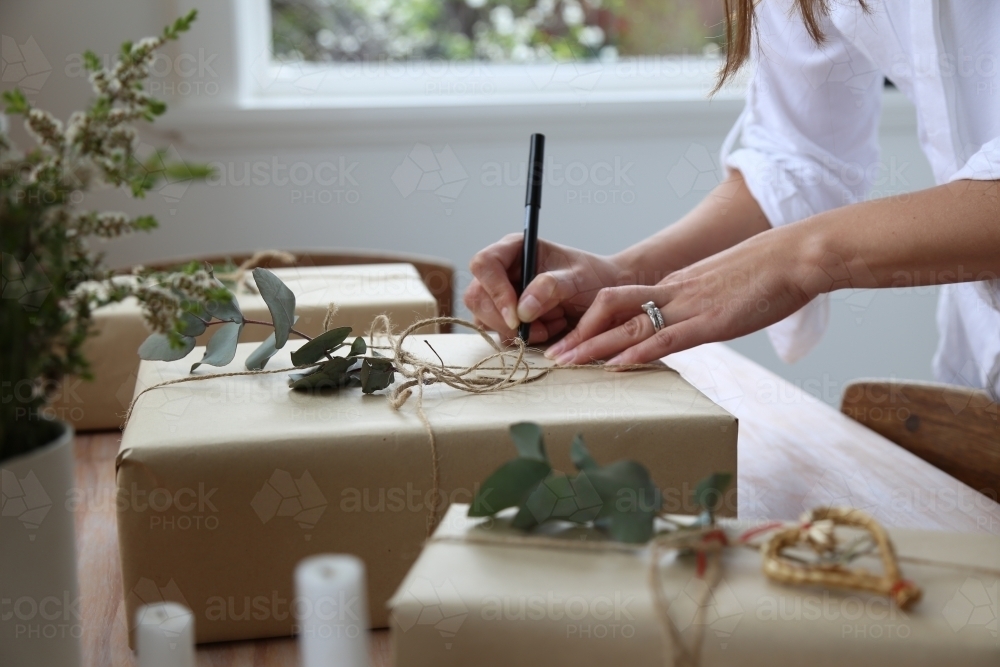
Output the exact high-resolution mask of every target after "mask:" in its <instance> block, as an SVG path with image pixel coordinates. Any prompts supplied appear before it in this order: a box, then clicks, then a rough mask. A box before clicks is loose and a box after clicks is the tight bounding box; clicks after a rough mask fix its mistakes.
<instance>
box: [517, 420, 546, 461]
mask: <svg viewBox="0 0 1000 667" xmlns="http://www.w3.org/2000/svg"><path fill="white" fill-rule="evenodd" d="M510 437H511V438H513V439H514V446H516V447H517V453H518V454H519V455H520V456H521V458H525V459H534V460H536V461H546V462H547V461H548V460H549V458H548V456H546V455H545V443H544V441H543V440H542V429H541V427H540V426H539V425H538V424H535V423H532V422H518V423H517V424H513V425H511V427H510Z"/></svg>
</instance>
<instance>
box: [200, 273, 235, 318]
mask: <svg viewBox="0 0 1000 667" xmlns="http://www.w3.org/2000/svg"><path fill="white" fill-rule="evenodd" d="M216 282H217V283H218V285H217V287H220V288H223V289H225V285H223V284H222V283H221V282H220V281H218V280H217V281H216ZM226 292H227V294H228V295H229V298H227V299H213V300H212V301H208V302H207V303H206V304H205V310H206V311H208V314H209V315H211V316H212V317H215V318H216V319H219V320H222V321H223V322H242V321H243V313H242V311H240V305H239V304H238V303H237V302H236V297H234V296H233V294H232V292H229V290H226Z"/></svg>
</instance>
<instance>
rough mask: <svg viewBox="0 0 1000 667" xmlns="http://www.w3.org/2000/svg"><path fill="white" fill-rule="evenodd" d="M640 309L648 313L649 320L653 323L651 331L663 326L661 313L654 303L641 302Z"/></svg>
mask: <svg viewBox="0 0 1000 667" xmlns="http://www.w3.org/2000/svg"><path fill="white" fill-rule="evenodd" d="M642 309H643V310H644V311H646V314H647V315H649V320H650V321H651V322H652V323H653V331H659V330H660V329H662V328H663V327H664V322H663V313H661V312H660V309H659V308H657V307H656V304H655V303H653V302H652V301H647V302H646V303H644V304H642Z"/></svg>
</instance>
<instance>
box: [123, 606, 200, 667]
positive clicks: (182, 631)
mask: <svg viewBox="0 0 1000 667" xmlns="http://www.w3.org/2000/svg"><path fill="white" fill-rule="evenodd" d="M136 633H137V635H136V651H137V652H138V654H139V656H138V657H139V660H138V665H139V667H194V614H192V613H191V610H190V609H188V608H187V607H185V606H184V605H181V604H177V603H176V602H159V603H157V604H151V605H146V606H145V607H142V608H141V609H139V611H138V612H137V613H136Z"/></svg>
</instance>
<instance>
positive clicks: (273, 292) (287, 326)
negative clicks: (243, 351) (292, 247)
mask: <svg viewBox="0 0 1000 667" xmlns="http://www.w3.org/2000/svg"><path fill="white" fill-rule="evenodd" d="M253 279H254V283H256V285H257V291H259V292H260V296H261V298H262V299H264V303H265V304H267V310H268V311H269V312H270V313H271V323H272V324H273V325H274V346H275V347H276V348H278V349H279V350H280V349H281V348H283V347H284V346H285V343H287V342H288V335H289V333H291V331H292V319H293V318H294V317H295V294H293V293H292V290H290V289H288V286H287V285H285V283H283V282H281V279H280V278H278V276H276V275H274V274H273V273H271V272H270V271H268V270H267V269H265V268H263V267H257V268H256V269H254V270H253ZM320 356H322V355H320ZM317 358H318V357H317Z"/></svg>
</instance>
